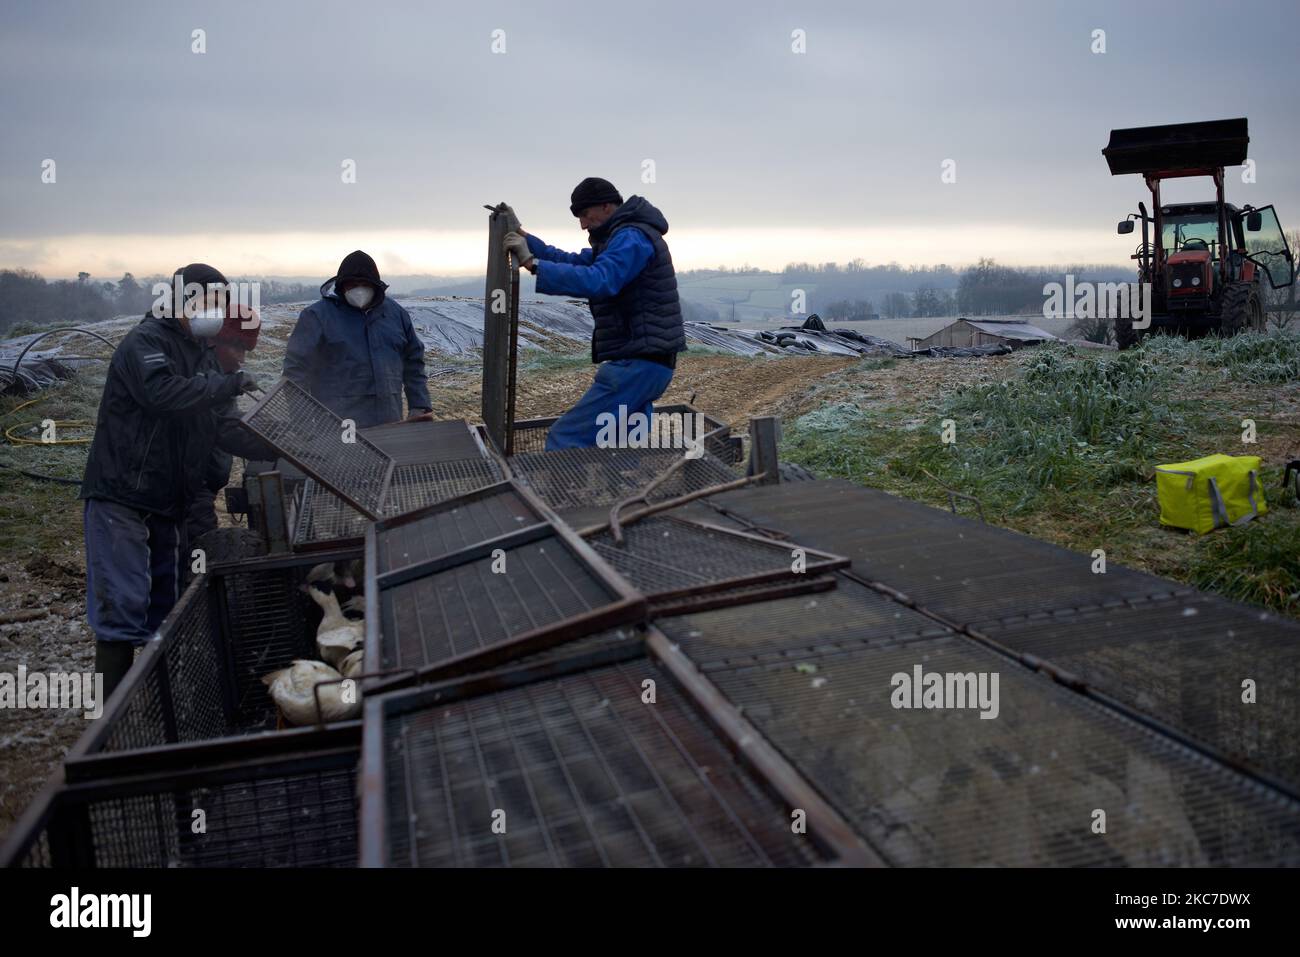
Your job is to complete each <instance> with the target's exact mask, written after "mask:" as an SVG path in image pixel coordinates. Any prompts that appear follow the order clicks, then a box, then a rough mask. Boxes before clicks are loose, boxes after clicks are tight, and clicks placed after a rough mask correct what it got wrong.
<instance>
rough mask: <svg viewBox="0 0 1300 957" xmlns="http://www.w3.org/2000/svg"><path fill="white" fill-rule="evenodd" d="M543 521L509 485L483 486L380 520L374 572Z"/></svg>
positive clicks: (390, 568)
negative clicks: (478, 490) (425, 506)
mask: <svg viewBox="0 0 1300 957" xmlns="http://www.w3.org/2000/svg"><path fill="white" fill-rule="evenodd" d="M544 522H545V519H544V518H543V517H542V516H541V515H540V514H539V513H538V512H537V510H536V509H535V508H533V506H532V505H531V504H530V503H529V502H527V501H526V500H525V499H524V497H523V496H522V495H520V494H519V492H518V491H517V490H516V489H515V488H514V487H513V486H512V485H510V484H507V483H501V484H498V485H495V486H485V488H484V491H483V493H482V494H477V495H475V494H468V495H463V496H459V497H457V498H455V499H451V500H448V501H446V502H444V503H441V504H440V505H436V506H434V507H431V508H427V509H422V510H419V511H417V512H412V513H408V514H407V515H406V516H403V517H399V518H395V519H392V520H388V521H385V522H381V523H380V524H379V525H378V526H377V527H376V529H375V548H376V561H377V565H376V570H377V572H378V573H379V574H380V575H383V574H386V573H388V572H391V571H394V570H395V569H399V568H407V567H409V566H411V565H415V564H418V563H419V562H422V561H427V560H428V559H431V558H435V557H437V556H439V555H448V554H451V553H452V552H455V551H458V550H460V549H462V548H465V547H467V546H469V545H473V544H475V543H476V542H483V541H487V540H488V539H492V538H497V537H498V536H500V535H505V534H507V533H509V532H513V531H517V530H519V529H521V528H526V527H528V526H530V525H537V524H543V523H544Z"/></svg>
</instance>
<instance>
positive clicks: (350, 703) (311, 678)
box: [262, 660, 361, 725]
mask: <svg viewBox="0 0 1300 957" xmlns="http://www.w3.org/2000/svg"><path fill="white" fill-rule="evenodd" d="M341 678H342V675H340V674H339V673H338V672H337V671H335V670H334V669H333V668H331V667H330V666H329V665H327V664H324V663H323V662H320V661H305V660H298V661H295V662H294V663H293V664H292V665H290V666H289V667H288V668H281V669H280V670H279V671H273V672H271V673H270V674H269V675H265V676H263V678H262V683H263V684H265V685H266V686H267V687H268V688H269V689H270V692H271V700H273V701H274V702H275V703H276V706H277V707H279V709H280V713H281V714H282V715H283V716H284V719H285V721H287V722H288V723H289V724H293V725H306V724H316V723H317V722H318V721H324V722H329V721H346V720H347V719H349V718H355V717H356V716H357V715H358V714H360V713H361V693H360V691H359V690H358V688H357V687H356V685H355V683H349V684H348V685H343V684H327V685H324V686H323V687H322V688H321V689H320V691H319V693H317V692H314V690H313V689H314V688H315V687H316V686H317V685H318V684H321V682H325V681H339V680H340V679H341ZM317 698H319V699H320V708H319V710H317V706H316V702H317Z"/></svg>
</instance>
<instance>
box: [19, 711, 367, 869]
mask: <svg viewBox="0 0 1300 957" xmlns="http://www.w3.org/2000/svg"><path fill="white" fill-rule="evenodd" d="M358 725H359V722H354V723H353V726H352V727H351V728H350V729H342V728H340V731H344V730H346V733H347V735H349V736H350V737H349V738H348V740H349V741H350V742H351V743H350V744H349V745H347V746H338V741H337V738H340V737H342V736H343V735H336V736H334V737H333V738H331V739H329V743H328V744H327V745H322V744H319V743H318V745H317V746H316V747H314V748H310V747H309V748H307V749H305V750H304V751H303V752H301V753H298V754H293V755H288V756H283V755H282V756H271V757H266V758H263V759H260V760H256V761H248V762H244V763H242V764H238V765H234V764H226V765H220V766H211V767H206V766H202V765H198V766H191V767H187V768H184V769H170V770H169V771H168V772H167V773H165V774H149V775H135V776H132V777H129V778H122V779H107V780H102V781H95V782H91V783H81V784H75V785H66V786H63V787H59V788H56V789H54V790H51V791H47V792H46V793H45V794H44V795H42V797H41V799H40V800H41V801H43V802H44V805H43V806H42V807H40V808H38V809H37V810H38V813H37V814H36V815H35V816H33V817H31V818H30V819H25V822H24V823H28V821H30V823H29V824H28V829H27V830H25V831H24V830H22V827H21V826H20V829H19V832H17V833H15V834H13V835H10V838H9V840H8V841H7V842H6V845H5V848H4V851H3V854H0V865H7V866H23V867H79V868H85V867H96V868H109V867H351V866H355V865H356V863H357V813H356V781H357V773H356V772H357V763H358V758H359V754H360V744H359V740H358V739H359V727H358ZM196 811H202V812H203V822H204V829H203V832H202V833H198V834H196V833H194V827H193V825H194V821H195V819H196V818H195V812H196Z"/></svg>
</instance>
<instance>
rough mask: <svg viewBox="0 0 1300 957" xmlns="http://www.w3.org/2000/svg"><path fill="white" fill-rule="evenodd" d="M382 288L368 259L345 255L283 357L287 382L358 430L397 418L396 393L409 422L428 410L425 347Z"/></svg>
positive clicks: (408, 319)
mask: <svg viewBox="0 0 1300 957" xmlns="http://www.w3.org/2000/svg"><path fill="white" fill-rule="evenodd" d="M387 289H388V285H387V284H386V283H384V282H383V280H381V279H380V278H379V267H378V266H376V265H375V261H374V260H373V259H371V258H370V257H369V256H368V255H366V254H365V253H364V252H362V251H361V250H359V249H358V250H357V251H355V252H352V253H349V254H348V255H347V256H346V257H345V258H344V260H343V262H342V263H340V264H339V270H338V274H337V275H335V276H334V277H333V278H332V279H328V280H326V281H325V283H324V285H322V286H321V287H320V292H321V299H320V301H319V302H315V303H313V304H312V305H310V306H308V307H307V308H306V309H304V310H303V311H302V314H301V315H300V316H299V317H298V324H297V325H296V326H294V329H293V334H292V335H291V336H290V337H289V342H288V345H287V346H286V348H285V353H284V374H285V377H286V378H288V379H291V380H292V381H294V382H296V383H297V384H298V385H300V386H302V387H303V388H304V389H306V390H307V391H308V392H310V393H311V394H312V395H313V396H315V397H316V398H317V399H319V400H320V401H321V402H322V403H324V404H325V405H326V406H327V407H329V409H330V410H332V411H333V412H334V414H335V415H337V416H339V417H340V418H343V419H352V420H353V421H354V422H355V423H356V424H357V427H358V428H363V429H364V428H369V427H370V426H374V425H383V424H384V423H386V422H396V421H398V420H400V419H402V418H403V414H402V393H403V391H405V393H406V405H407V409H408V412H407V415H406V417H407V418H408V419H420V418H427V417H428V415H429V410H430V409H431V408H432V405H431V404H430V402H429V384H428V380H427V378H426V377H425V374H424V345H423V343H421V342H420V338H419V336H417V335H416V334H415V327H414V325H412V323H411V316H410V313H408V312H407V311H406V310H405V309H403V308H402V307H401V306H399V305H398V304H397V303H395V302H393V300H391V299H389V298H388V297H387V296H386V295H385V294H384V293H385V290H387Z"/></svg>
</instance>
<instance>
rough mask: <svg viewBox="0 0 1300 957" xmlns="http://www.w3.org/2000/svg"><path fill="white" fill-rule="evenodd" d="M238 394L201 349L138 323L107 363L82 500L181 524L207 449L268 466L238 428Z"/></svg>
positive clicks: (177, 331) (260, 448) (152, 322)
mask: <svg viewBox="0 0 1300 957" xmlns="http://www.w3.org/2000/svg"><path fill="white" fill-rule="evenodd" d="M238 389H239V378H238V376H236V375H228V374H227V373H224V372H222V371H221V368H220V366H219V365H218V364H217V360H216V357H215V356H214V355H213V353H212V349H211V348H210V347H209V346H208V345H207V344H206V343H203V342H200V341H199V340H197V339H194V338H193V337H192V336H190V335H189V334H188V333H187V332H185V331H184V330H182V329H181V328H180V326H179V325H177V324H176V322H175V321H174V320H173V319H170V318H163V319H160V318H157V317H155V316H153V315H146V316H145V317H144V319H142V320H141V321H140V324H139V325H137V326H136V327H135V328H134V329H132V330H131V331H130V332H128V333H127V334H126V338H124V339H123V340H122V342H121V343H120V344H119V345H118V347H117V349H115V350H114V352H113V358H112V360H111V361H110V362H109V365H108V377H107V379H106V380H105V382H104V394H103V396H102V397H101V398H100V401H99V414H98V416H97V418H96V421H95V437H94V439H93V440H92V442H91V444H90V457H89V458H88V460H87V461H86V473H85V476H84V477H83V478H82V482H81V497H82V498H94V499H103V500H105V501H109V502H118V503H120V504H122V505H127V506H130V507H131V508H136V509H140V510H141V511H145V512H152V513H153V514H156V515H162V516H164V517H166V518H170V519H173V520H176V521H179V520H180V519H182V518H183V516H184V514H185V511H186V509H187V508H188V507H189V503H190V502H191V501H193V500H194V498H195V496H196V495H197V494H198V492H199V491H200V490H201V489H202V488H203V487H204V486H205V485H207V484H208V483H207V480H208V479H209V478H210V476H211V475H212V461H213V454H214V451H215V450H217V449H222V450H224V451H226V452H230V453H232V454H234V455H242V456H246V457H248V458H267V457H271V458H274V457H275V453H274V451H273V450H271V449H270V448H268V447H267V446H266V445H264V444H263V443H261V442H259V441H257V440H256V439H255V438H253V437H252V436H251V435H248V434H247V433H245V432H244V431H243V430H242V428H240V426H239V425H238V424H237V419H236V418H235V415H236V410H235V406H234V402H233V400H234V398H235V396H236V395H237V394H238Z"/></svg>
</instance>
